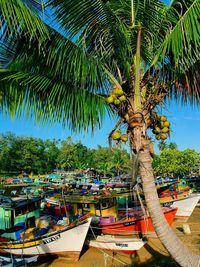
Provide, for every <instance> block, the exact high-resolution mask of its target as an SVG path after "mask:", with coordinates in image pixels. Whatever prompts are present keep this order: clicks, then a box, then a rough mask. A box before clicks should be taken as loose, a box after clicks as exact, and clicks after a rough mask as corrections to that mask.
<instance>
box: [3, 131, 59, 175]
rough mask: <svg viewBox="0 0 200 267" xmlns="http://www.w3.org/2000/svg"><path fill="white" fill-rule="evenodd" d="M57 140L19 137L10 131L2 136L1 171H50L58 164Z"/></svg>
mask: <svg viewBox="0 0 200 267" xmlns="http://www.w3.org/2000/svg"><path fill="white" fill-rule="evenodd" d="M58 151H59V150H58V148H57V141H55V140H53V141H50V140H46V141H43V140H41V139H35V138H32V137H17V136H15V135H14V134H11V133H8V134H5V135H1V136H0V171H1V172H18V173H20V172H22V171H25V172H26V173H31V172H33V173H35V174H37V173H48V172H51V171H52V169H55V168H56V166H57V157H58Z"/></svg>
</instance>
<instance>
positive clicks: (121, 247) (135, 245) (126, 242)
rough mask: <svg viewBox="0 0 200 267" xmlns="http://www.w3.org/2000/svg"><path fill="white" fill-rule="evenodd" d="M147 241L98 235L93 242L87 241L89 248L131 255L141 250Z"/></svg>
mask: <svg viewBox="0 0 200 267" xmlns="http://www.w3.org/2000/svg"><path fill="white" fill-rule="evenodd" d="M146 243H147V241H144V240H142V239H139V238H133V237H126V238H124V236H117V237H116V236H111V235H99V236H97V237H96V239H95V240H90V241H88V245H89V247H94V248H98V249H103V250H111V251H113V252H120V253H126V254H130V255H131V254H133V253H135V252H136V251H137V250H139V249H141V248H142V247H143V246H144V245H145V244H146Z"/></svg>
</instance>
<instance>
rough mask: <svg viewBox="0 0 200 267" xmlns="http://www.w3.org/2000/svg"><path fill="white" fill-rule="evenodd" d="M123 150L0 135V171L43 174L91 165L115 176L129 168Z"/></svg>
mask: <svg viewBox="0 0 200 267" xmlns="http://www.w3.org/2000/svg"><path fill="white" fill-rule="evenodd" d="M129 159H130V157H129V154H128V153H127V151H126V150H122V149H118V148H114V149H112V150H110V149H109V148H105V147H101V146H98V147H97V148H96V149H89V148H87V147H86V146H84V145H83V144H82V143H81V142H75V143H74V142H73V141H72V138H71V137H68V138H67V139H66V140H65V141H59V140H42V139H38V138H33V137H25V136H24V137H21V136H16V135H14V134H12V133H6V134H1V135H0V172H1V173H21V172H22V171H23V172H26V173H27V174H30V173H33V174H44V173H50V172H52V170H54V169H63V170H66V171H72V170H85V169H87V168H94V169H95V170H98V172H99V173H101V174H102V175H119V174H121V173H127V172H129V170H130V160H129Z"/></svg>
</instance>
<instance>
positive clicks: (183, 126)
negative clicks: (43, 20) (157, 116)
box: [0, 0, 200, 152]
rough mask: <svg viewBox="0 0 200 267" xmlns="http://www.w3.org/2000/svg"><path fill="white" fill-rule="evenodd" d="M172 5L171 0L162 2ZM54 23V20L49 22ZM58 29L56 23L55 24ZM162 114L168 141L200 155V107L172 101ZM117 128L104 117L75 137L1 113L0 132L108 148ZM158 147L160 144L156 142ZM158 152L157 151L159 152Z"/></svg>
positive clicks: (59, 130) (62, 131)
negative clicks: (167, 126)
mask: <svg viewBox="0 0 200 267" xmlns="http://www.w3.org/2000/svg"><path fill="white" fill-rule="evenodd" d="M163 2H165V3H167V4H169V3H170V2H171V1H170V0H163ZM50 21H51V23H52V20H50ZM54 27H57V24H55V25H54ZM162 114H163V115H167V116H168V120H169V121H170V122H171V137H170V139H169V140H168V142H175V143H177V145H178V148H179V149H181V150H183V149H186V148H191V149H195V150H196V151H199V152H200V142H199V137H200V107H190V106H189V105H187V106H182V105H181V104H177V103H175V102H174V101H172V103H171V104H169V105H167V108H166V109H165V110H163V112H162ZM114 125H115V122H114V121H111V120H110V119H109V118H108V117H106V118H105V120H104V124H103V126H102V128H101V129H99V130H98V129H97V130H96V132H95V134H93V135H92V134H91V133H89V134H84V133H83V134H79V135H74V134H73V133H71V132H70V131H69V130H68V129H67V128H65V129H63V128H62V126H61V125H59V124H54V125H52V126H47V125H36V124H35V123H34V121H31V120H29V121H27V120H25V119H10V118H9V117H8V116H3V115H2V114H1V113H0V133H6V132H12V133H14V134H16V135H19V136H32V137H35V138H42V139H61V140H64V139H66V138H67V137H68V136H72V140H73V141H79V140H80V141H81V142H82V143H83V144H84V145H86V146H87V147H90V148H95V147H96V146H97V145H101V146H108V142H107V140H108V135H109V133H110V131H111V130H112V129H113V127H114ZM155 144H157V142H156V143H155ZM157 151H158V150H157V149H156V152H157Z"/></svg>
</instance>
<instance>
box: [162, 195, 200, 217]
mask: <svg viewBox="0 0 200 267" xmlns="http://www.w3.org/2000/svg"><path fill="white" fill-rule="evenodd" d="M199 200H200V195H199V194H196V195H191V196H188V197H186V198H182V199H177V200H174V201H169V202H165V203H162V204H163V206H170V207H174V208H178V210H177V212H176V216H175V218H176V219H183V220H187V219H188V218H189V217H190V216H191V214H192V212H193V210H194V208H195V207H196V205H197V203H198V201H199Z"/></svg>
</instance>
